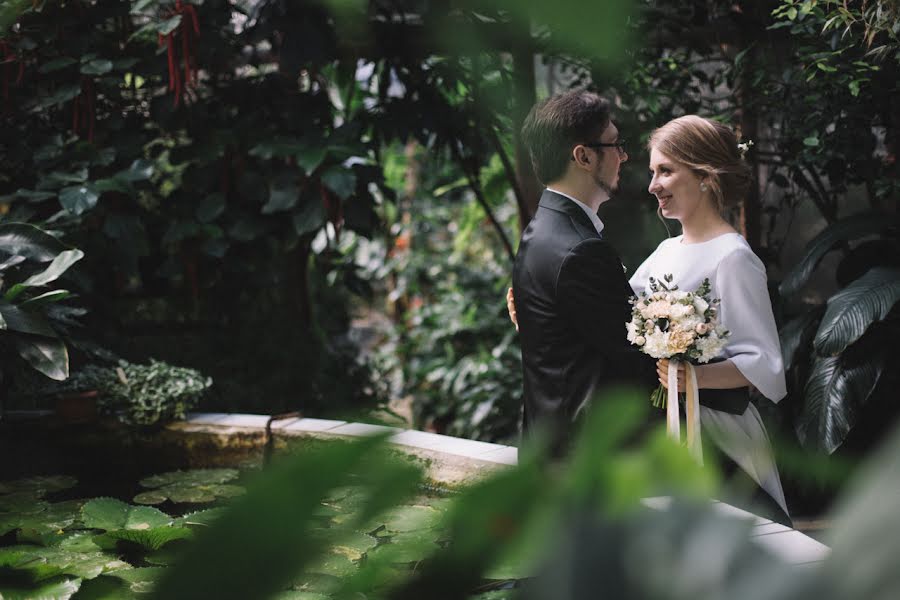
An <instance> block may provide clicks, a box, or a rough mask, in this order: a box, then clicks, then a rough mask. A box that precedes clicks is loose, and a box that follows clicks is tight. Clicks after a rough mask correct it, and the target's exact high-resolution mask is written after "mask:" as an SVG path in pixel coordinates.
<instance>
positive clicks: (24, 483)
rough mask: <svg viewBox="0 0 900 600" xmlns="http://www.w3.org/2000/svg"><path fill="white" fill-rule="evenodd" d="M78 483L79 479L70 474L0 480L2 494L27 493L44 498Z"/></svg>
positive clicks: (0, 492)
mask: <svg viewBox="0 0 900 600" xmlns="http://www.w3.org/2000/svg"><path fill="white" fill-rule="evenodd" d="M77 483H78V480H77V479H75V478H74V477H69V476H68V475H44V476H36V477H26V478H24V479H16V480H15V481H2V482H0V494H15V493H27V494H33V495H34V496H36V497H38V498H42V497H44V496H45V495H47V494H49V493H51V492H60V491H62V490H67V489H69V488H71V487H74V486H75V485H76V484H77Z"/></svg>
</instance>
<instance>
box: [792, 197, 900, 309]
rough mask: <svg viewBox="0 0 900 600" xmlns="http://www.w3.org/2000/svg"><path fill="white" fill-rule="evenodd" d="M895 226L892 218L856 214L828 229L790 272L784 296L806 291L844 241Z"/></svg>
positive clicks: (820, 234) (807, 249)
mask: <svg viewBox="0 0 900 600" xmlns="http://www.w3.org/2000/svg"><path fill="white" fill-rule="evenodd" d="M893 226H895V223H894V219H892V218H891V217H890V216H886V215H879V214H863V215H854V216H852V217H848V218H846V219H842V220H841V221H838V222H837V223H834V224H832V225H830V226H829V227H827V228H825V230H824V231H822V232H821V233H819V235H817V236H816V237H814V238H813V239H812V241H810V242H809V244H807V245H806V252H805V254H804V255H803V258H801V259H800V261H799V262H798V263H797V264H796V265H795V266H794V268H793V269H791V270H790V272H788V274H787V275H786V276H785V278H784V280H783V281H782V282H781V285H779V286H778V291H779V293H781V295H782V296H790V295H791V294H794V293H796V292H797V291H798V290H800V288H802V287H803V286H804V285H805V284H806V282H807V281H808V280H809V278H810V276H811V275H812V273H813V271H815V269H816V266H817V265H818V264H819V261H821V260H822V257H823V256H825V255H826V254H828V252H830V251H831V250H832V249H833V248H834V247H835V246H837V245H838V244H840V243H841V242H846V241H848V240H852V239H856V238H859V237H863V236H866V235H873V234H876V233H881V232H882V231H885V230H887V229H890V228H891V227H893Z"/></svg>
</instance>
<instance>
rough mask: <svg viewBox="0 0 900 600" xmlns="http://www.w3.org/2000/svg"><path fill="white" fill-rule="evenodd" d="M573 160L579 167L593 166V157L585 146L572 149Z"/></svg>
mask: <svg viewBox="0 0 900 600" xmlns="http://www.w3.org/2000/svg"><path fill="white" fill-rule="evenodd" d="M572 159H573V160H574V161H575V164H577V165H578V166H579V167H583V166H586V165H589V164H591V155H590V154H589V153H588V151H587V149H586V148H585V147H584V146H575V147H574V148H572Z"/></svg>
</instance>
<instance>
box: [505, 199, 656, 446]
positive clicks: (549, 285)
mask: <svg viewBox="0 0 900 600" xmlns="http://www.w3.org/2000/svg"><path fill="white" fill-rule="evenodd" d="M513 290H514V293H515V299H516V316H517V319H518V323H519V337H520V341H521V345H522V368H523V371H524V385H525V390H524V392H525V402H524V404H525V410H524V417H523V423H522V428H523V432H525V433H527V432H528V431H529V430H531V429H532V428H533V427H534V426H535V425H536V424H540V425H541V426H542V427H547V428H549V429H550V432H551V435H552V436H553V439H554V441H555V442H556V445H557V448H558V447H559V446H560V445H562V446H564V445H565V444H566V442H567V441H568V439H569V437H570V436H571V434H572V433H573V429H574V427H573V421H574V420H575V418H576V417H577V416H578V414H579V412H580V410H581V409H582V408H583V407H584V406H586V404H587V403H588V402H589V401H590V399H591V397H592V396H593V394H594V393H595V392H597V391H599V390H600V389H602V388H603V387H605V386H608V385H611V384H621V383H625V384H628V383H631V384H638V385H640V386H641V387H643V388H645V389H652V388H653V386H654V384H655V383H656V382H657V379H656V367H655V361H654V360H653V359H652V358H650V357H648V356H647V355H645V354H642V353H641V352H640V351H638V349H637V348H636V347H635V346H632V345H631V344H629V343H628V341H627V340H626V338H625V334H626V331H625V323H626V322H628V321H629V320H630V319H631V306H630V304H629V303H628V298H629V296H631V295H632V294H633V292H632V289H631V286H629V285H628V280H627V279H626V277H625V272H624V268H623V266H622V261H621V260H620V259H619V257H618V255H617V254H616V252H615V250H614V249H613V248H612V246H610V245H609V243H607V242H605V241H603V240H602V239H601V237H600V236H599V235H598V234H597V231H596V229H594V226H593V224H592V223H591V221H590V219H589V218H588V216H587V215H586V214H585V213H584V210H582V208H581V207H579V206H578V205H576V204H575V203H574V202H572V201H571V200H569V199H568V198H566V197H564V196H560V195H559V194H556V193H554V192H550V191H546V190H545V191H544V194H543V196H541V201H540V204H539V206H538V210H537V212H536V213H535V215H534V218H533V219H532V220H531V222H530V223H529V224H528V227H527V228H526V229H525V231H524V233H523V234H522V240H521V243H520V244H519V251H518V253H517V255H516V262H515V267H514V269H513ZM648 402H649V400H648Z"/></svg>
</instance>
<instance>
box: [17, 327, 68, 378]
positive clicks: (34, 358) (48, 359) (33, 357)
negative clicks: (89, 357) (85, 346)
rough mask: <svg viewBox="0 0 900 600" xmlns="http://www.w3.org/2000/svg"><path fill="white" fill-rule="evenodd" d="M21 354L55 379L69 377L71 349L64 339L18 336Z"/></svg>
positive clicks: (31, 363)
mask: <svg viewBox="0 0 900 600" xmlns="http://www.w3.org/2000/svg"><path fill="white" fill-rule="evenodd" d="M15 345H16V350H17V351H18V353H19V356H21V357H22V358H24V359H25V360H26V361H28V364H30V365H31V366H32V368H34V369H35V370H36V371H39V372H40V373H43V374H44V375H46V376H47V377H49V378H50V379H53V380H54V381H64V380H66V379H68V377H69V351H68V350H67V349H66V345H65V343H63V341H62V340H58V339H53V338H47V337H33V336H18V337H16V339H15Z"/></svg>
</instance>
